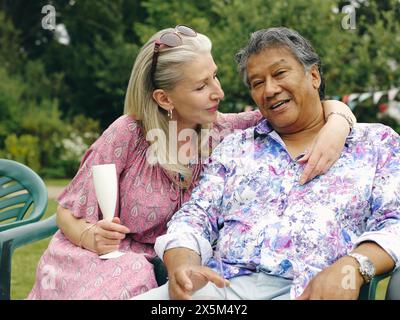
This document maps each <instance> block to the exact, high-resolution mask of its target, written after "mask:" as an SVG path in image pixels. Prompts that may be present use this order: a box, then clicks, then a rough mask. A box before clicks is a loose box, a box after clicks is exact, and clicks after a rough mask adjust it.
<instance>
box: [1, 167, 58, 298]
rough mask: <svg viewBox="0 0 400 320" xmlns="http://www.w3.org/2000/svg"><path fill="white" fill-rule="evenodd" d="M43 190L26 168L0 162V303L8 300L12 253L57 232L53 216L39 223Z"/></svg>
mask: <svg viewBox="0 0 400 320" xmlns="http://www.w3.org/2000/svg"><path fill="white" fill-rule="evenodd" d="M47 201H48V199H47V189H46V186H45V184H44V183H43V180H42V179H41V178H40V177H39V176H38V175H37V174H36V173H35V172H34V171H33V170H31V169H30V168H28V167H27V166H25V165H23V164H20V163H18V162H15V161H11V160H6V159H0V222H1V224H0V300H5V299H6V300H8V299H10V280H11V261H12V254H13V252H14V250H15V249H16V248H18V247H21V246H23V245H26V244H29V243H31V242H34V241H38V240H41V239H44V238H47V237H49V236H51V235H52V234H54V232H55V231H56V230H57V226H56V221H55V215H53V216H52V217H50V218H48V219H46V220H44V221H39V220H40V218H42V217H43V215H44V213H45V211H46V208H47Z"/></svg>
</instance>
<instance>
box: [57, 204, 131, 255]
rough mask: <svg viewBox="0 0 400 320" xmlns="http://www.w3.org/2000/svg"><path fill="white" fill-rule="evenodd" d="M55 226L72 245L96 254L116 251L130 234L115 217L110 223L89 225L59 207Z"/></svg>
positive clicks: (99, 222)
mask: <svg viewBox="0 0 400 320" xmlns="http://www.w3.org/2000/svg"><path fill="white" fill-rule="evenodd" d="M57 225H58V227H59V228H60V230H61V231H62V232H63V234H64V235H65V237H66V238H67V239H68V240H69V241H71V242H72V243H73V244H75V245H76V246H79V245H80V246H82V248H85V249H87V250H90V251H92V252H95V253H97V254H105V253H108V252H111V251H114V250H118V248H119V244H120V243H121V240H122V239H124V238H125V234H126V233H129V232H130V230H129V229H128V228H127V227H125V226H123V225H121V222H120V219H119V218H117V217H115V218H114V219H113V221H112V222H110V221H106V220H100V221H98V222H97V223H96V224H91V223H87V222H86V220H85V219H84V218H76V217H75V216H74V215H73V214H72V212H71V211H70V210H68V209H65V208H63V207H61V206H58V208H57Z"/></svg>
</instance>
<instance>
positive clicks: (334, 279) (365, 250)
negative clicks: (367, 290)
mask: <svg viewBox="0 0 400 320" xmlns="http://www.w3.org/2000/svg"><path fill="white" fill-rule="evenodd" d="M352 252H354V253H359V254H362V255H363V256H366V257H368V258H369V259H370V261H371V262H372V263H373V265H374V267H375V272H376V274H383V273H386V272H388V271H390V270H392V269H393V268H394V266H395V263H394V261H393V259H392V257H391V256H390V255H389V254H388V253H387V252H386V251H385V250H384V249H382V247H380V246H379V245H378V244H376V243H374V242H364V243H361V244H360V245H359V246H358V247H357V248H356V249H354V250H353V251H352ZM358 268H359V264H358V262H357V260H356V259H354V258H353V257H350V256H344V257H342V258H340V259H339V260H338V261H336V262H335V263H334V264H332V265H331V266H330V267H328V268H326V269H324V270H322V271H321V272H320V273H318V275H316V276H315V277H314V278H313V279H312V280H311V282H310V283H309V284H308V286H307V288H306V289H305V290H304V292H303V294H302V295H301V296H300V297H299V298H298V299H299V300H322V299H329V300H356V299H358V297H359V295H360V289H361V286H362V285H363V284H364V283H365V281H364V278H363V277H362V275H361V273H360V272H359V271H358Z"/></svg>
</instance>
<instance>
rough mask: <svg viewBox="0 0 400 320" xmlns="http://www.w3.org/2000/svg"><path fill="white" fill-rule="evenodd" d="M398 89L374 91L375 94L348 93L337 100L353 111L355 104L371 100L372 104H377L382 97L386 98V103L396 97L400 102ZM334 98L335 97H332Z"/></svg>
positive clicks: (399, 89)
mask: <svg viewBox="0 0 400 320" xmlns="http://www.w3.org/2000/svg"><path fill="white" fill-rule="evenodd" d="M399 93H400V88H391V89H390V90H388V91H376V92H362V93H350V94H348V95H345V96H343V97H341V98H340V97H339V100H341V101H343V102H344V103H346V104H347V105H348V106H349V107H350V108H351V109H354V108H355V107H356V106H357V104H359V103H361V102H363V101H366V100H368V99H369V98H372V102H373V103H374V104H376V105H377V104H378V103H379V101H380V100H381V99H382V97H387V102H391V101H395V100H396V97H398V100H400V94H399ZM334 98H336V97H334Z"/></svg>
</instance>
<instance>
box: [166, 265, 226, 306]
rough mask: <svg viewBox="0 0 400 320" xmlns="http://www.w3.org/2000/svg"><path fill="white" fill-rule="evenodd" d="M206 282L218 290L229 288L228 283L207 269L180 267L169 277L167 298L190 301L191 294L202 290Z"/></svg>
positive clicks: (189, 266) (192, 266)
mask: <svg viewBox="0 0 400 320" xmlns="http://www.w3.org/2000/svg"><path fill="white" fill-rule="evenodd" d="M208 281H211V282H213V283H214V284H215V285H216V286H217V287H218V288H223V287H224V286H229V281H228V280H225V279H224V278H222V277H221V276H220V275H219V274H217V273H216V272H214V271H213V270H212V269H210V268H208V267H203V266H199V265H192V264H185V265H181V266H179V267H178V268H176V269H175V270H174V272H173V273H172V274H170V275H169V286H168V291H169V297H170V298H171V299H172V300H191V299H192V294H193V293H194V292H196V291H197V290H199V289H201V288H203V287H204V286H205V285H206V284H207V283H208Z"/></svg>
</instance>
